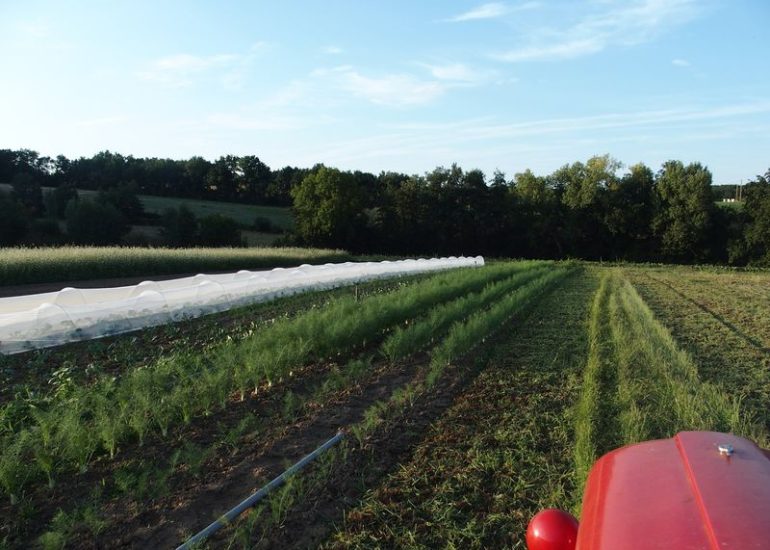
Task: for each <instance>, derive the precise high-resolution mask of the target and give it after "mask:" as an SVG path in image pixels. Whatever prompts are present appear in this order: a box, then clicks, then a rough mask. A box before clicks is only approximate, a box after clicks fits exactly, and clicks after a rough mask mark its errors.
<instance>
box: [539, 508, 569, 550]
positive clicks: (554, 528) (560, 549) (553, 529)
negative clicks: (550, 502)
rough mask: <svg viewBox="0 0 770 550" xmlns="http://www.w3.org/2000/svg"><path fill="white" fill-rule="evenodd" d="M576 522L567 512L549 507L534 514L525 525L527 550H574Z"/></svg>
mask: <svg viewBox="0 0 770 550" xmlns="http://www.w3.org/2000/svg"><path fill="white" fill-rule="evenodd" d="M577 532H578V522H577V520H576V519H575V518H574V517H573V516H572V515H571V514H568V513H567V512H563V511H561V510H555V509H553V508H550V509H548V510H543V511H541V512H538V513H537V514H535V517H533V518H532V520H531V521H530V522H529V527H527V548H528V549H529V550H575V544H576V543H577Z"/></svg>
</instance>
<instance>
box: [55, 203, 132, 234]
mask: <svg viewBox="0 0 770 550" xmlns="http://www.w3.org/2000/svg"><path fill="white" fill-rule="evenodd" d="M65 217H66V220H67V235H68V236H69V238H70V239H71V240H72V241H73V242H74V243H76V244H91V245H108V244H117V243H119V242H120V239H121V238H122V237H123V236H124V235H125V234H127V233H128V230H129V226H128V224H127V223H126V220H125V218H124V217H123V214H121V213H120V211H119V210H118V209H117V208H115V207H114V206H113V205H111V204H109V203H103V202H98V201H95V200H91V199H79V200H71V201H70V202H69V203H68V204H67V208H66V211H65Z"/></svg>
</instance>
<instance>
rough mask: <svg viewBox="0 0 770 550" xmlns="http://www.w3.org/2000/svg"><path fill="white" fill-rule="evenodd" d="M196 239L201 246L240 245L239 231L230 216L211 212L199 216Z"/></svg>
mask: <svg viewBox="0 0 770 550" xmlns="http://www.w3.org/2000/svg"><path fill="white" fill-rule="evenodd" d="M198 240H199V242H200V244H202V245H203V246H241V244H242V243H241V231H240V229H238V224H237V223H236V221H235V220H233V219H232V218H228V217H227V216H223V215H221V214H212V215H210V216H206V217H204V218H201V221H200V231H199V237H198Z"/></svg>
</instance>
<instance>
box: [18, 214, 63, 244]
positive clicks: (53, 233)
mask: <svg viewBox="0 0 770 550" xmlns="http://www.w3.org/2000/svg"><path fill="white" fill-rule="evenodd" d="M26 242H27V243H29V244H32V245H40V246H42V245H48V246H50V245H58V244H61V242H62V232H61V228H60V227H59V222H58V221H57V220H56V219H52V218H41V219H38V220H34V221H33V222H32V223H31V224H30V226H29V232H28V234H27V239H26Z"/></svg>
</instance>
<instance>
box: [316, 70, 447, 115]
mask: <svg viewBox="0 0 770 550" xmlns="http://www.w3.org/2000/svg"><path fill="white" fill-rule="evenodd" d="M311 76H313V77H316V78H321V79H324V80H326V81H327V82H329V83H331V84H332V86H333V87H335V88H337V89H340V90H344V91H345V92H348V93H350V94H352V95H354V96H358V97H361V98H364V99H366V100H367V101H369V102H371V103H375V104H378V105H388V106H392V107H405V106H410V105H421V104H425V103H430V102H431V101H433V100H435V99H437V98H438V97H440V96H441V95H443V94H444V92H445V91H446V90H447V89H448V88H449V87H450V86H451V84H447V83H444V82H440V81H438V80H423V79H419V78H417V77H414V76H412V75H409V74H400V73H392V74H385V75H381V76H367V75H363V74H361V73H360V72H358V71H357V70H356V69H354V68H353V67H351V66H349V65H343V66H340V67H335V68H333V69H317V70H315V71H313V72H312V73H311Z"/></svg>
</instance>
